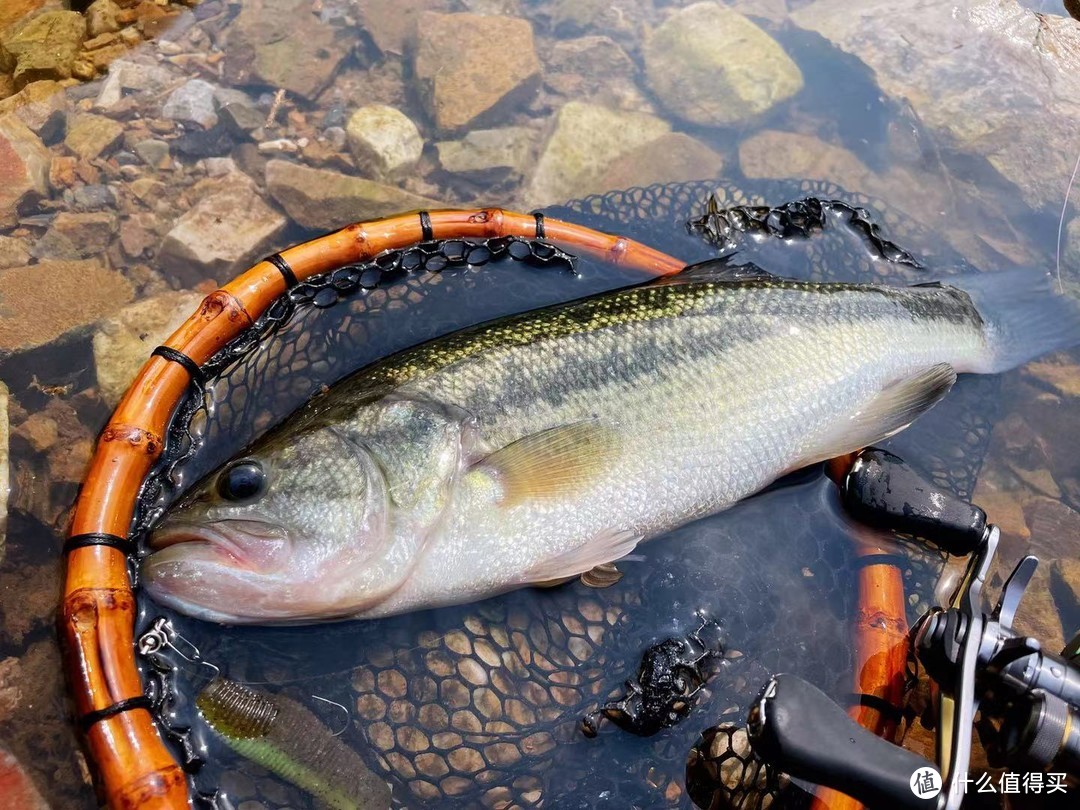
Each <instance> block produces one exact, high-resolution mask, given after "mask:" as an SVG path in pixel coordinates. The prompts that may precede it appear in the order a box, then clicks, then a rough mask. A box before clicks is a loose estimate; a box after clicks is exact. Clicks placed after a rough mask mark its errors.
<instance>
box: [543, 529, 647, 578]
mask: <svg viewBox="0 0 1080 810" xmlns="http://www.w3.org/2000/svg"><path fill="white" fill-rule="evenodd" d="M641 539H642V538H641V535H640V534H638V533H636V532H631V531H625V530H612V531H606V532H601V533H600V534H598V535H596V536H594V537H593V538H591V539H590V540H586V541H585V542H584V543H582V544H581V545H580V546H577V547H576V548H572V549H570V550H569V551H566V552H564V553H562V554H559V555H557V556H555V557H551V558H549V559H547V560H544V561H543V562H542V563H540V564H539V565H536V566H534V567H533V568H531V569H529V570H528V571H527V572H526V573H525V577H524V581H525V582H526V583H529V584H546V585H551V584H556V583H557V582H560V581H562V582H565V581H566V580H567V579H572V578H574V577H576V576H579V575H581V574H585V573H587V572H591V571H592V570H593V569H595V568H596V567H597V566H602V565H606V564H608V563H612V562H614V561H615V560H618V559H619V558H621V557H625V556H626V555H627V554H629V553H630V552H631V551H633V550H634V548H635V546H637V544H638V543H640V542H641ZM615 581H616V582H617V581H618V580H615ZM610 584H614V582H612V583H610Z"/></svg>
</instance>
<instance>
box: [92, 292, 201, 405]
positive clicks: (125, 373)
mask: <svg viewBox="0 0 1080 810" xmlns="http://www.w3.org/2000/svg"><path fill="white" fill-rule="evenodd" d="M201 302H202V296H201V295H200V294H199V293H192V292H169V293H164V294H163V295H159V296H155V297H153V298H147V299H146V300H143V301H139V302H137V303H134V304H131V305H130V306H127V307H125V308H124V309H122V310H121V311H120V312H118V313H116V314H115V315H114V316H112V317H111V318H108V319H106V320H104V321H102V322H101V324H99V325H98V328H97V330H96V331H95V332H94V337H93V347H94V366H95V368H96V369H97V382H98V390H99V391H100V393H101V397H102V399H104V400H105V402H106V403H108V404H109V405H110V406H112V405H114V404H115V403H117V402H118V401H119V400H120V397H121V396H122V395H123V393H124V391H126V390H127V388H128V385H130V383H131V380H132V379H134V377H135V375H136V374H137V373H138V371H139V369H140V368H141V367H142V364H143V363H145V362H146V360H147V359H148V358H149V357H150V352H151V351H153V349H154V347H155V346H158V345H160V344H162V343H164V342H165V339H166V338H168V337H169V335H171V334H172V333H173V332H175V331H176V330H177V329H178V328H179V327H180V324H182V323H183V322H184V321H185V320H187V318H188V316H190V315H191V314H192V313H193V312H195V311H197V310H198V308H199V305H200V303H201Z"/></svg>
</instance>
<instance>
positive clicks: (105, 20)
mask: <svg viewBox="0 0 1080 810" xmlns="http://www.w3.org/2000/svg"><path fill="white" fill-rule="evenodd" d="M121 13H122V12H121V10H120V6H118V5H117V4H116V3H115V2H114V1H113V0H94V2H93V3H91V4H90V6H89V8H87V9H86V32H87V34H88V35H89V36H91V37H98V36H101V35H102V34H112V33H114V32H116V31H119V30H120V15H121Z"/></svg>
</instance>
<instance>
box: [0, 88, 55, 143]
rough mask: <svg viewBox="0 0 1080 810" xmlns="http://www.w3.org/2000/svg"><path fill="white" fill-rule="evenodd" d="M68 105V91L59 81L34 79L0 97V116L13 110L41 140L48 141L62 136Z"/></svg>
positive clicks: (53, 140) (52, 141) (12, 112)
mask: <svg viewBox="0 0 1080 810" xmlns="http://www.w3.org/2000/svg"><path fill="white" fill-rule="evenodd" d="M67 109H68V101H67V95H66V94H65V93H64V86H63V85H62V84H60V82H53V81H42V82H34V83H32V84H28V85H26V87H24V88H23V89H22V90H20V91H19V92H18V93H16V94H15V95H13V96H11V97H9V98H6V99H4V100H3V101H0V118H2V117H4V116H6V115H10V114H14V115H15V116H16V117H17V118H18V119H19V120H20V121H22V122H23V123H24V124H26V126H27V127H29V128H30V130H31V131H32V132H34V133H35V134H36V135H37V136H38V137H39V138H41V140H42V141H44V142H45V143H50V144H51V143H55V142H56V141H58V140H59V139H60V138H61V137H62V136H63V133H64V124H65V118H66V115H67Z"/></svg>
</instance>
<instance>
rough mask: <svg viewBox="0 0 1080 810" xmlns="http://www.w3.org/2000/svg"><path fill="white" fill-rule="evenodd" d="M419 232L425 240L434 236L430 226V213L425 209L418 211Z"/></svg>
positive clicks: (427, 240) (429, 239) (428, 240)
mask: <svg viewBox="0 0 1080 810" xmlns="http://www.w3.org/2000/svg"><path fill="white" fill-rule="evenodd" d="M420 234H421V238H422V239H423V240H424V241H425V242H430V241H431V240H433V239H434V238H435V229H434V228H433V227H432V226H431V214H429V213H428V212H427V211H421V212H420Z"/></svg>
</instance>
